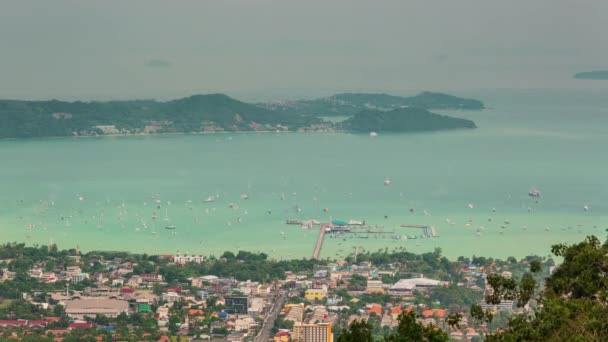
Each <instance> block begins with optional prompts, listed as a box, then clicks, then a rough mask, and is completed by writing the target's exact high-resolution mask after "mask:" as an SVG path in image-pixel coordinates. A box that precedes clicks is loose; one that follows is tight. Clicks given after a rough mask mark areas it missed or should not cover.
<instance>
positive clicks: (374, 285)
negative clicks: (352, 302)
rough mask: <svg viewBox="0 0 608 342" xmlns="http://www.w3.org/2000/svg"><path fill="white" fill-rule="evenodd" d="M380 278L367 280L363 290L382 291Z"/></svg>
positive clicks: (368, 291)
mask: <svg viewBox="0 0 608 342" xmlns="http://www.w3.org/2000/svg"><path fill="white" fill-rule="evenodd" d="M382 285H383V284H382V280H373V279H368V280H367V287H366V288H365V292H367V293H384V288H383V287H382Z"/></svg>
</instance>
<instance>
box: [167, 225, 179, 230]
mask: <svg viewBox="0 0 608 342" xmlns="http://www.w3.org/2000/svg"><path fill="white" fill-rule="evenodd" d="M176 228H177V227H175V226H174V225H172V224H168V225H166V226H165V229H176Z"/></svg>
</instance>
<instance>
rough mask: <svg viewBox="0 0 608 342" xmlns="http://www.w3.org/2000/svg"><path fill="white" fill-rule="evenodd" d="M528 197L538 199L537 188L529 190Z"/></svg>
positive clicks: (538, 192) (538, 190)
mask: <svg viewBox="0 0 608 342" xmlns="http://www.w3.org/2000/svg"><path fill="white" fill-rule="evenodd" d="M528 196H530V197H540V189H538V188H532V189H530V191H528Z"/></svg>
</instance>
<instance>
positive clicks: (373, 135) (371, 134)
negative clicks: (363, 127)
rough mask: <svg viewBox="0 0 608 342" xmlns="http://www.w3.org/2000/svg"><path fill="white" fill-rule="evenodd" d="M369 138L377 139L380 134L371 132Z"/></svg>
mask: <svg viewBox="0 0 608 342" xmlns="http://www.w3.org/2000/svg"><path fill="white" fill-rule="evenodd" d="M369 136H370V137H372V138H375V137H377V136H378V133H376V132H369Z"/></svg>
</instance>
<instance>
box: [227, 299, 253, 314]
mask: <svg viewBox="0 0 608 342" xmlns="http://www.w3.org/2000/svg"><path fill="white" fill-rule="evenodd" d="M224 300H225V301H226V304H225V306H226V312H228V313H230V314H246V313H247V310H248V309H249V298H247V297H226V298H224Z"/></svg>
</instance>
